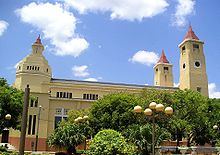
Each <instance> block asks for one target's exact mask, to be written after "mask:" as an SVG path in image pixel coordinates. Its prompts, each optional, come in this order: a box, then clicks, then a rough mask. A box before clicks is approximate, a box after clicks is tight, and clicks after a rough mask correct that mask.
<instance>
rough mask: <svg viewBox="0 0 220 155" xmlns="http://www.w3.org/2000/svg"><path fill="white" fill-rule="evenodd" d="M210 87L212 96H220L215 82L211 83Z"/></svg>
mask: <svg viewBox="0 0 220 155" xmlns="http://www.w3.org/2000/svg"><path fill="white" fill-rule="evenodd" d="M208 88H209V97H210V98H220V91H218V90H217V87H216V84H215V83H209V85H208Z"/></svg>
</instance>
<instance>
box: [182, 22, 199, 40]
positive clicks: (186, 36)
mask: <svg viewBox="0 0 220 155" xmlns="http://www.w3.org/2000/svg"><path fill="white" fill-rule="evenodd" d="M185 39H195V40H199V38H198V37H197V36H196V35H195V33H194V32H193V30H192V26H191V24H190V25H189V29H188V32H187V33H186V35H185V37H184V40H185Z"/></svg>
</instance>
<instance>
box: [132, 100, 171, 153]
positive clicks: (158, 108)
mask: <svg viewBox="0 0 220 155" xmlns="http://www.w3.org/2000/svg"><path fill="white" fill-rule="evenodd" d="M164 108H165V107H164V105H163V104H157V103H155V102H151V103H150V104H149V108H147V109H145V110H144V114H145V115H146V116H148V117H149V116H151V117H152V123H153V125H152V155H155V129H156V125H155V118H156V113H157V112H158V113H159V112H164V113H165V114H167V115H172V114H173V108H171V107H166V108H165V109H164ZM134 112H135V113H142V107H141V106H139V105H137V106H135V107H134Z"/></svg>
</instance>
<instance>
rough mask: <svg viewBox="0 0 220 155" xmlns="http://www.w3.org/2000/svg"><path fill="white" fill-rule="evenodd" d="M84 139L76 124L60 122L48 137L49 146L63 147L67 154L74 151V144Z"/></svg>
mask: <svg viewBox="0 0 220 155" xmlns="http://www.w3.org/2000/svg"><path fill="white" fill-rule="evenodd" d="M84 139H85V136H84V135H83V133H82V130H81V128H80V127H79V125H77V124H73V123H69V122H62V123H60V124H59V126H58V128H56V129H55V130H54V132H53V133H52V134H51V135H50V137H49V138H48V141H47V142H48V145H49V146H50V147H59V148H62V147H64V148H65V149H66V150H67V153H68V154H72V153H74V154H75V155H76V154H77V153H76V146H77V145H79V144H81V143H82V142H83V141H84Z"/></svg>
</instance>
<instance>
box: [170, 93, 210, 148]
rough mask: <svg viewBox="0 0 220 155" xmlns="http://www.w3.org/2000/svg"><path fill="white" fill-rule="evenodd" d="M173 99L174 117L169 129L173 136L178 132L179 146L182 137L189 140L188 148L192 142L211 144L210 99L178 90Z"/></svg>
mask: <svg viewBox="0 0 220 155" xmlns="http://www.w3.org/2000/svg"><path fill="white" fill-rule="evenodd" d="M172 98H173V101H172V102H173V107H174V115H173V117H172V119H170V121H171V122H170V123H169V124H170V127H169V129H170V132H171V133H173V134H175V132H176V135H177V137H176V138H177V144H178V141H179V140H181V138H182V136H185V137H186V138H187V142H188V146H190V144H191V143H192V142H195V143H196V144H197V145H204V144H205V143H209V142H210V138H209V130H208V129H207V126H209V124H208V117H207V110H208V98H206V97H204V96H202V95H201V94H200V93H198V92H194V91H192V90H178V91H176V92H174V93H173V97H172ZM173 131H175V132H173Z"/></svg>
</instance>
